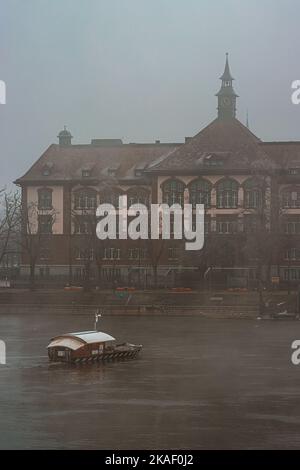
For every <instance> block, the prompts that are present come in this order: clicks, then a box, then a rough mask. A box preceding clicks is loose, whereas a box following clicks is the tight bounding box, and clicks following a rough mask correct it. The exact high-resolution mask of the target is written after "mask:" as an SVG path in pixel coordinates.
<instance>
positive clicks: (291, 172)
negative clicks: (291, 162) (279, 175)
mask: <svg viewBox="0 0 300 470" xmlns="http://www.w3.org/2000/svg"><path fill="white" fill-rule="evenodd" d="M288 174H289V175H299V168H289V169H288Z"/></svg>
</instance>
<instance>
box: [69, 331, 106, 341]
mask: <svg viewBox="0 0 300 470" xmlns="http://www.w3.org/2000/svg"><path fill="white" fill-rule="evenodd" d="M64 336H65V335H64ZM66 336H75V337H76V338H79V339H81V340H83V341H84V342H85V343H101V342H104V341H115V338H113V337H112V336H110V335H108V334H107V333H103V332H102V331H82V332H79V333H69V334H68V335H66Z"/></svg>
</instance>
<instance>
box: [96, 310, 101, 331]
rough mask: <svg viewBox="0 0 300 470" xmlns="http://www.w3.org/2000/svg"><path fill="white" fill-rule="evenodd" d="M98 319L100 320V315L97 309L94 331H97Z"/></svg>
mask: <svg viewBox="0 0 300 470" xmlns="http://www.w3.org/2000/svg"><path fill="white" fill-rule="evenodd" d="M99 318H101V313H100V310H99V309H98V310H97V311H96V313H95V331H98V328H97V325H98V319H99Z"/></svg>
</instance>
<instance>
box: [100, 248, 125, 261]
mask: <svg viewBox="0 0 300 470" xmlns="http://www.w3.org/2000/svg"><path fill="white" fill-rule="evenodd" d="M120 258H121V250H120V248H105V249H104V254H103V259H120Z"/></svg>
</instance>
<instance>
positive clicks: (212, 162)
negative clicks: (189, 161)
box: [204, 155, 224, 167]
mask: <svg viewBox="0 0 300 470" xmlns="http://www.w3.org/2000/svg"><path fill="white" fill-rule="evenodd" d="M204 165H205V166H209V167H221V166H223V165H224V161H223V160H222V159H221V158H219V157H216V156H215V155H207V156H206V157H205V159H204Z"/></svg>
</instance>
